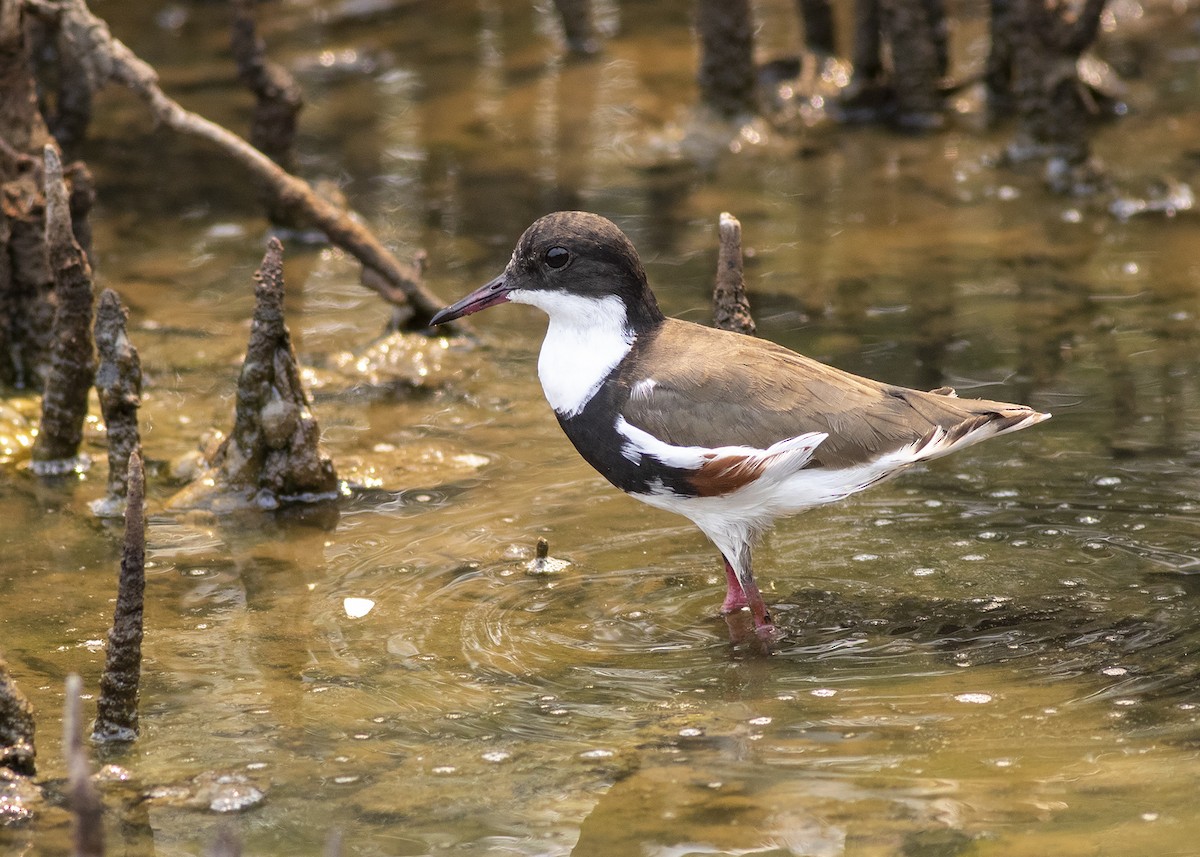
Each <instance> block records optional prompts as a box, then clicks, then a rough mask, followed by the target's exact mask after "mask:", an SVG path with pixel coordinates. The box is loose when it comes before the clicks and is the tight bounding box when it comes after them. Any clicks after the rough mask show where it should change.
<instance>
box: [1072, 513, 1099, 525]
mask: <svg viewBox="0 0 1200 857" xmlns="http://www.w3.org/2000/svg"><path fill="white" fill-rule="evenodd" d="M1075 520H1076V521H1078V522H1079V523H1081V524H1098V523H1100V519H1099V518H1097V517H1096V516H1095V515H1080V516H1079V517H1078V518H1076V519H1075Z"/></svg>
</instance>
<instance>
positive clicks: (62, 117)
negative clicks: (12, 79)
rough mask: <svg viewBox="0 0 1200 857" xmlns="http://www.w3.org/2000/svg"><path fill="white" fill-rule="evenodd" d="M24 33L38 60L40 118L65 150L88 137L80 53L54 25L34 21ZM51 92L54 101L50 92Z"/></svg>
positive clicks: (87, 96)
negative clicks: (42, 118)
mask: <svg viewBox="0 0 1200 857" xmlns="http://www.w3.org/2000/svg"><path fill="white" fill-rule="evenodd" d="M29 24H30V26H29V27H27V29H26V34H27V36H28V37H29V39H30V45H31V50H32V51H33V54H34V56H35V57H36V59H37V67H36V70H35V72H34V73H35V75H36V77H37V78H38V80H39V81H40V82H41V87H40V90H41V96H42V105H41V111H42V115H43V116H44V117H45V119H46V123H47V125H49V127H50V133H51V134H52V135H53V136H54V139H55V140H56V141H58V144H59V145H60V146H62V147H64V148H67V147H70V146H74V145H76V144H77V143H79V142H80V141H82V140H83V138H84V137H85V136H87V129H88V126H89V125H90V124H91V121H92V88H91V83H90V81H89V80H88V76H87V69H86V67H85V66H84V65H83V64H82V63H80V62H79V59H78V57H79V51H78V50H77V49H76V46H75V45H73V44H71V43H70V37H69V36H68V34H65V33H63V32H62V31H61V30H60V29H59V28H58V27H57V26H56V25H55V23H54V22H50V21H45V20H43V19H40V18H34V19H33V20H32V21H30V22H29ZM51 91H53V98H52V99H51V98H50V95H49V93H50V92H51Z"/></svg>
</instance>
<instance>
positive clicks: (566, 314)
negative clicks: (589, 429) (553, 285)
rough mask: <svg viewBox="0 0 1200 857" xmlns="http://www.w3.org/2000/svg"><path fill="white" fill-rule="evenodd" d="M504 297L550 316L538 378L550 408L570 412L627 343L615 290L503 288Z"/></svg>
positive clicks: (595, 387)
mask: <svg viewBox="0 0 1200 857" xmlns="http://www.w3.org/2000/svg"><path fill="white" fill-rule="evenodd" d="M508 299H509V300H510V301H513V302H514V303H522V304H530V305H531V306H535V307H537V308H538V309H540V310H542V311H543V312H545V313H546V315H548V316H550V326H549V327H548V328H547V329H546V338H545V339H544V340H543V341H542V353H541V354H540V355H539V356H538V378H540V379H541V382H542V390H543V391H544V392H545V393H546V401H548V402H549V403H550V407H552V408H554V410H555V412H556V413H557V414H558V415H559V416H561V417H573V416H575V415H576V414H578V413H579V412H580V411H582V410H583V409H584V407H585V406H586V405H587V403H588V402H589V401H590V400H591V398H592V396H594V395H595V394H596V391H597V390H598V389H600V385H601V384H602V383H603V382H604V379H605V378H607V377H608V373H610V372H611V371H612V370H613V367H615V366H616V365H617V364H618V363H620V362H621V358H623V357H624V356H625V355H626V354H628V353H629V349H630V348H631V347H632V346H633V331H632V330H630V329H629V321H628V318H627V316H626V313H625V304H624V303H622V302H621V299H620V298H618V297H616V296H615V295H608V296H607V297H603V298H588V297H581V296H579V295H570V294H566V293H565V292H549V291H541V290H537V291H534V290H526V289H519V290H514V291H512V292H509V294H508Z"/></svg>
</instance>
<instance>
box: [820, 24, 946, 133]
mask: <svg viewBox="0 0 1200 857" xmlns="http://www.w3.org/2000/svg"><path fill="white" fill-rule="evenodd" d="M948 32H949V31H948V25H947V22H946V11H945V8H944V6H943V4H942V0H858V2H857V3H856V4H855V25H854V47H853V53H852V61H853V64H854V80H853V82H852V84H851V86H850V87H848V88H847V91H846V93H845V94H844V95H843V98H842V101H843V104H844V106H845V107H846V108H847V109H848V110H850V111H851V112H852V113H857V115H858V117H861V118H867V119H882V118H888V119H891V120H892V121H894V122H895V123H896V124H897V125H899V126H901V127H902V128H911V129H916V130H923V129H928V128H935V127H938V126H940V125H941V124H942V115H941V103H942V99H941V93H940V85H941V79H942V78H943V77H944V76H945V75H946V73H947V70H948V68H949V47H948ZM885 45H886V46H887V51H886V53H887V55H888V57H889V58H890V60H891V67H890V69H888V68H885V65H884V54H885V51H884V46H885Z"/></svg>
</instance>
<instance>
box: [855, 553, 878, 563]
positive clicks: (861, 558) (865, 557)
mask: <svg viewBox="0 0 1200 857" xmlns="http://www.w3.org/2000/svg"><path fill="white" fill-rule="evenodd" d="M851 559H853V560H854V561H855V562H874V561H875V560H877V559H879V554H874V553H856V554H855V555H854V556H852V557H851Z"/></svg>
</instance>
